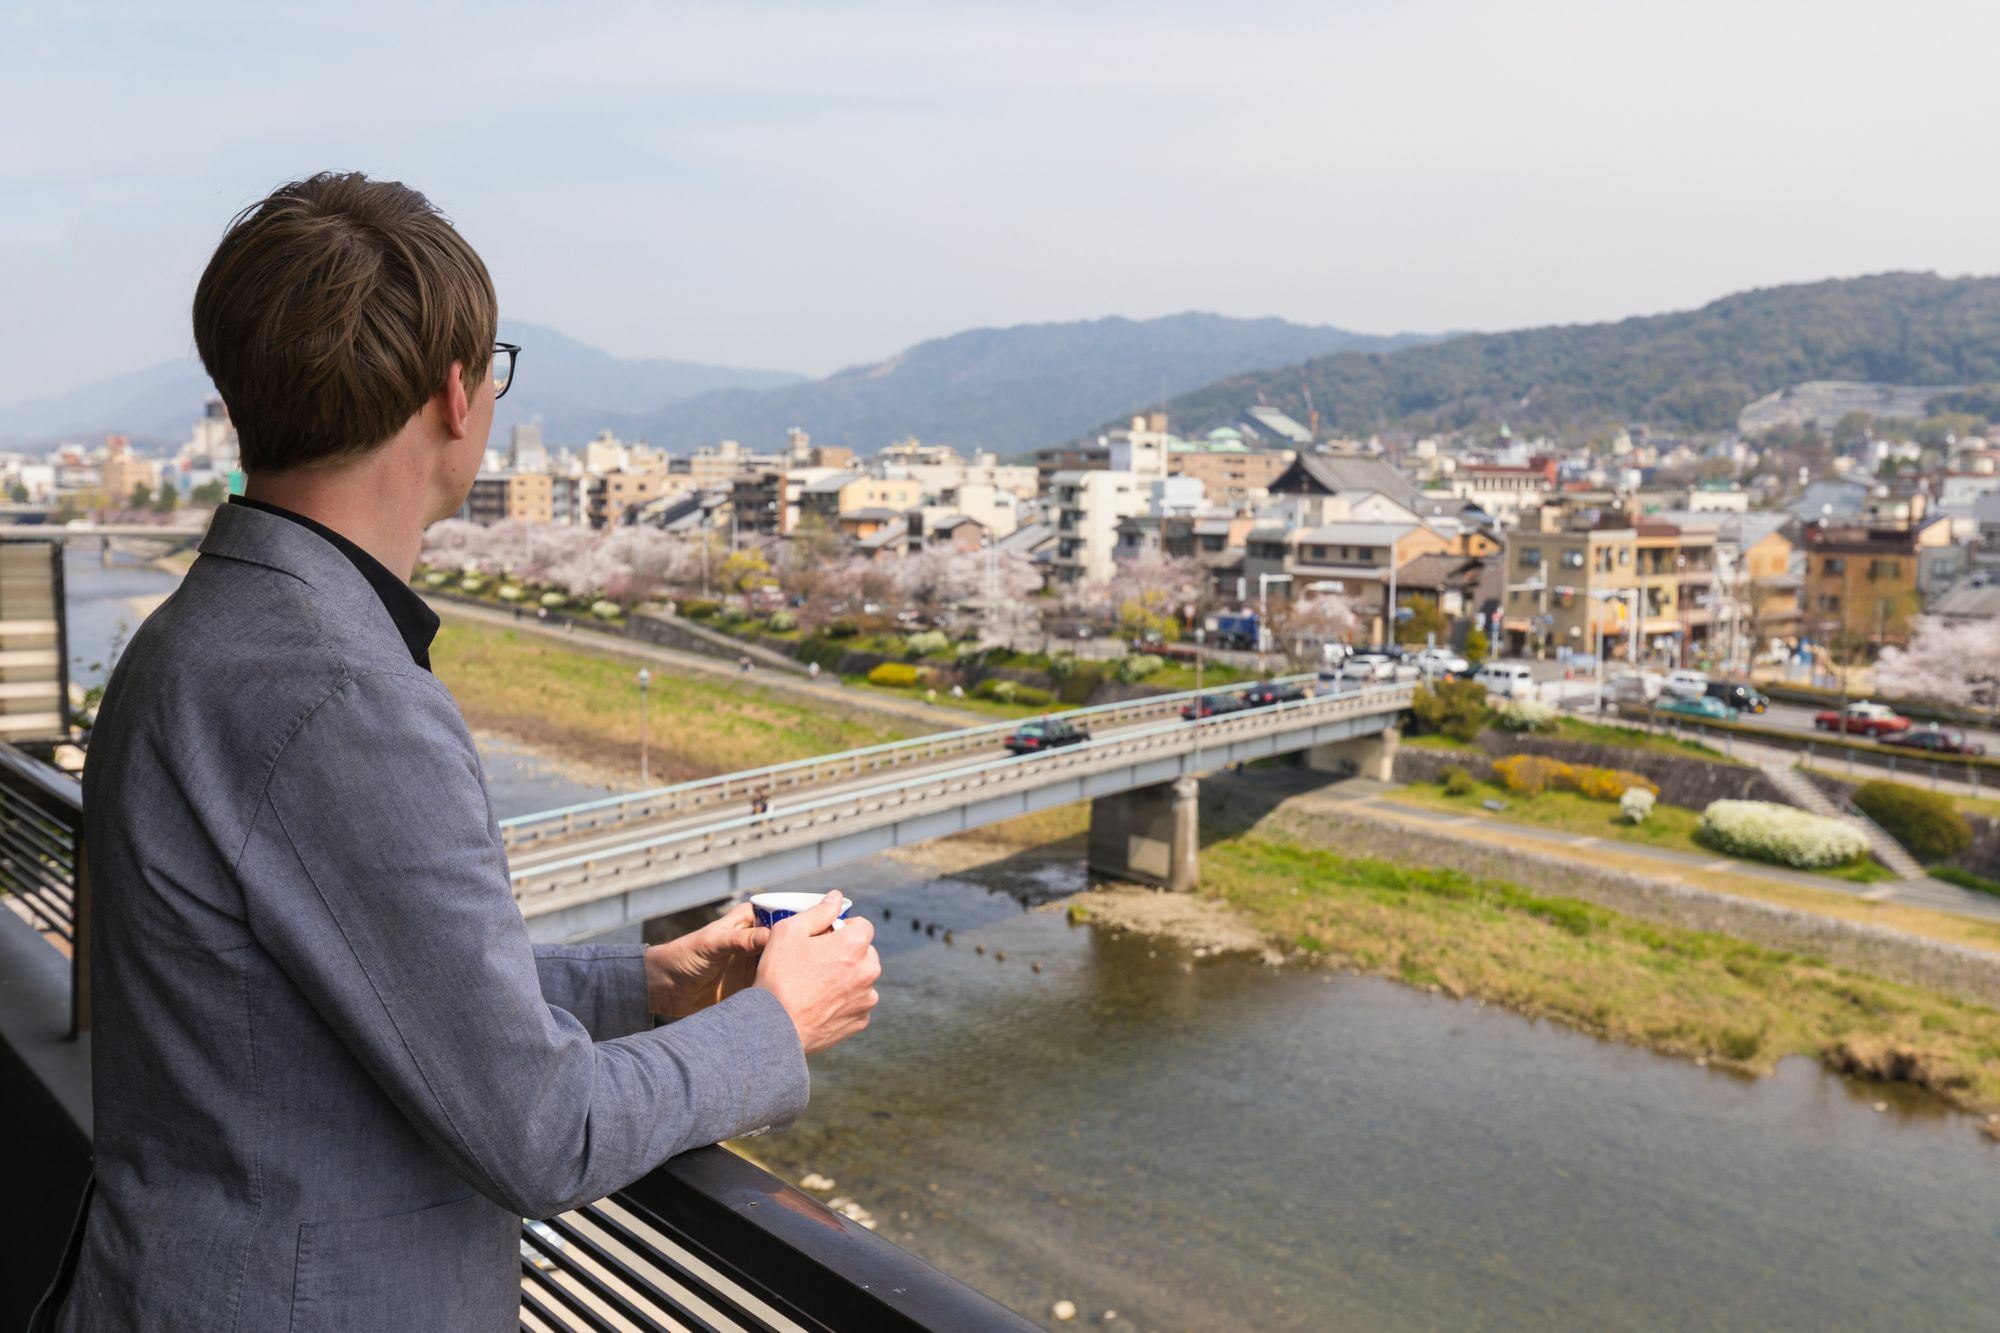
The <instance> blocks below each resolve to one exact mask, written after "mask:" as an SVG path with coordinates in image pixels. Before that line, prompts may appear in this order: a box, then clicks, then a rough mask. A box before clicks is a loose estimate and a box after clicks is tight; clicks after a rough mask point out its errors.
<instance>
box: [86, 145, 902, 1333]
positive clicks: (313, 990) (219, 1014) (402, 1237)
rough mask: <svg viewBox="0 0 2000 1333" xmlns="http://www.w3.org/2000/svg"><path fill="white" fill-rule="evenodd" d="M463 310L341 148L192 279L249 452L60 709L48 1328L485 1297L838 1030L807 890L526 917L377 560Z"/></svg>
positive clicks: (452, 478)
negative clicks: (84, 1069) (89, 1007)
mask: <svg viewBox="0 0 2000 1333" xmlns="http://www.w3.org/2000/svg"><path fill="white" fill-rule="evenodd" d="M496 310H497V307H496V303H495V299H494V295H493V287H492V284H491V282H490V280H489V279H488V277H487V274H486V269H485V266H484V265H483V264H482V263H481V262H480V260H479V257H478V256H477V255H476V254H475V253H474V252H473V251H472V249H471V247H470V246H468V245H467V244H466V243H465V241H464V240H463V239H461V238H460V237H459V235H458V234H457V232H456V231H454V230H453V229H452V227H451V226H450V224H449V223H448V222H446V221H445V219H444V218H443V217H441V216H440V215H439V214H438V213H437V212H436V211H435V210H434V209H433V208H432V207H431V206H430V204H429V203H428V201H426V200H425V199H424V197H423V196H422V195H420V194H418V193H416V192H415V191H413V190H409V189H406V188H404V187H403V186H401V185H398V184H394V183H388V182H375V181H370V180H367V179H366V178H364V177H361V176H351V175H350V176H335V175H321V176H315V177H313V178H312V179H310V180H305V181H300V182H297V183H294V184H291V185H286V186H284V187H282V188H280V189H279V190H277V191H276V192H275V193H274V194H272V195H271V196H270V197H269V198H268V199H266V200H264V201H263V202H262V203H260V204H258V205H256V206H255V207H253V208H251V209H249V210H247V211H246V212H245V213H243V214H242V215H240V216H239V217H238V218H237V219H236V220H235V221H234V222H233V223H232V224H231V226H230V228H229V231H228V232H227V234H226V235H225V236H224V237H223V240H222V243H221V245H220V246H219V247H218V248H217V250H216V253H215V256H214V257H213V259H211V260H210V262H209V265H208V268H207V270H206V272H205V273H204V274H203V275H202V278H201V282H200V284H199V286H198V288H197V290H196V293H195V302H194V324H195V340H196V344H197V346H198V347H199V348H200V351H201V356H202V361H203V363H204V364H205V365H206V366H207V368H208V371H209V375H210V376H211V378H213V380H214V381H215V384H216V388H217V389H218V391H219V392H220V393H221V395H222V398H223V400H224V402H225V403H226V404H227V405H228V407H229V410H230V415H231V417H232V418H233V420H234V422H235V425H236V429H237V432H238V436H239V438H240V440H241V443H242V450H243V462H244V467H245V469H246V471H247V473H248V476H249V484H248V486H247V493H246V494H245V495H244V496H243V497H242V498H241V499H240V501H238V502H234V503H231V504H228V505H225V506H224V507H223V508H221V509H220V510H218V511H217V513H216V515H215V519H214V521H213V523H212V524H211V526H210V528H209V531H208V534H207V536H206V537H204V538H203V540H202V543H201V552H202V553H201V557H200V558H199V559H198V560H196V561H195V563H194V566H193V568H192V569H190V570H189V572H188V575H187V578H186V580H185V581H184V582H183V584H182V586H181V587H180V589H179V590H178V591H176V592H175V594H174V595H173V596H172V597H171V598H169V599H168V601H167V602H166V604H165V605H164V606H162V607H161V608H160V609H159V610H158V611H157V612H155V613H154V615H153V617H152V618H151V619H150V620H148V621H147V622H146V624H145V625H144V626H143V627H142V628H141V629H140V630H139V632H138V633H137V634H136V635H135V636H134V637H133V640H132V643H131V646H130V647H129V648H128V649H127V651H126V652H125V654H124V657H123V659H122V660H121V661H120V662H119V664H118V669H117V671H116V673H115V675H114V677H113V679H112V681H111V684H110V688H109V689H108V691H107V692H106V696H105V699H104V703H103V707H102V709H101V710H100V714H99V722H98V725H97V728H96V732H95V735H94V737H93V740H92V745H91V752H90V760H89V763H88V765H87V768H86V773H85V778H84V819H85V825H86V836H87V839H88V846H89V849H90V861H91V871H92V876H93V884H94V889H95V894H96V900H95V918H94V922H93V933H92V941H93V947H94V950H95V953H94V975H93V986H92V992H91V994H92V1004H93V1007H94V1014H95V1019H96V1022H95V1028H94V1032H93V1037H92V1041H93V1051H92V1059H93V1094H94V1107H95V1119H96V1129H95V1142H96V1178H95V1183H94V1194H93V1193H86V1196H85V1206H84V1209H83V1212H82V1214H81V1216H80V1218H79V1222H78V1233H79V1234H78V1236H77V1238H76V1239H75V1240H74V1241H73V1242H72V1251H71V1254H70V1256H69V1257H68V1259H67V1260H66V1261H65V1265H64V1268H65V1278H64V1279H59V1280H58V1283H57V1289H56V1290H53V1291H52V1292H51V1293H50V1297H49V1301H48V1307H49V1309H50V1310H52V1311H53V1316H54V1326H55V1327H57V1328H61V1329H79V1330H82V1329H90V1330H96V1329H137V1328H148V1329H155V1328H159V1329H197V1330H203V1331H204V1333H212V1331H215V1330H231V1329H239V1330H260V1331H261V1330H266V1329H287V1328H289V1329H291V1330H293V1331H294V1333H302V1331H303V1330H314V1329H359V1330H371V1331H372V1330H388V1329H427V1330H429V1329H436V1330H458V1329H477V1330H489V1329H490V1330H495V1331H496V1333H497V1330H500V1329H512V1328H515V1327H517V1326H518V1319H519V1301H520V1293H519V1269H518V1243H519V1231H520V1223H521V1219H522V1218H523V1217H543V1216H547V1215H550V1214H553V1213H557V1212H561V1211H563V1210H565V1209H568V1208H571V1207H574V1206H576V1205H579V1204H582V1203H584V1202H587V1201H589V1200H592V1199H595V1198H597V1197H599V1196H601V1195H604V1194H607V1193H610V1192H611V1191H613V1190H616V1189H618V1188H620V1187H621V1186H623V1185H625V1184H626V1183H628V1182H629V1181H631V1180H633V1179H634V1178H636V1177H637V1176H639V1175H642V1174H643V1173H645V1172H646V1171H648V1170H650V1169H652V1168H653V1167H654V1166H656V1165H658V1164H659V1163H660V1162H661V1161H662V1160H664V1159H665V1158H667V1157H669V1156H671V1155H672V1154H674V1153H677V1152H680V1151H682V1150H684V1149H687V1148H690V1147H694V1146H697V1145H700V1144H708V1143H714V1142H716V1141H717V1140H719V1139H723V1138H727V1137H730V1136H733V1135H738V1134H745V1133H755V1132H758V1131H760V1130H762V1129H765V1128H767V1127H770V1126H773V1125H779V1124H784V1123H787V1122H789V1121H790V1120H792V1119H793V1118H795V1117H796V1116H797V1115H798V1114H799V1113H800V1111H801V1110H803V1108H804V1107H805V1104H806V1095H807V1078H806V1065H805V1056H806V1055H807V1054H809V1053H811V1052H814V1051H817V1050H822V1049H824V1048H826V1047H827V1046H830V1045H832V1044H833V1043H835V1042H837V1041H840V1040H842V1039H843V1038H845V1037H847V1036H850V1035H852V1034H853V1033H855V1032H858V1031H860V1030H861V1029H862V1028H863V1027H865V1026H866V1025H867V1022H868V1016H869V1011H870V1009H871V1008H872V1007H873V1006H874V1004H875V998H876V997H875V992H874V989H873V986H874V982H875V979H876V977H877V976H878V975H879V973H880V964H879V962H878V960H877V958H876V955H875V951H874V949H873V948H872V947H871V946H870V944H869V939H870V936H871V935H872V933H873V932H872V928H871V927H870V926H869V925H868V924H867V923H865V922H854V923H852V924H851V925H850V926H849V928H848V929H846V930H843V931H840V932H838V933H834V932H832V931H830V930H829V929H828V927H829V925H830V924H831V921H832V919H833V916H834V914H835V913H836V912H837V911H838V910H839V895H838V894H833V895H830V896H829V898H828V900H827V902H826V903H824V904H822V906H821V907H819V908H816V909H814V910H813V911H812V912H809V913H805V914H802V915H801V916H799V917H795V918H792V919H790V920H788V921H786V922H784V923H783V924H782V925H780V926H778V927H777V928H776V929H775V930H771V931H763V930H758V929H756V928H755V927H754V925H753V922H752V918H751V915H750V912H749V908H748V906H747V904H746V905H744V906H742V907H741V908H739V909H738V910H737V911H735V912H732V913H731V914H729V915H727V916H725V917H723V918H722V919H721V920H719V921H717V922H715V923H713V924H712V925H709V926H707V927H705V928H703V929H702V930H699V931H697V932H695V933H694V934H692V935H689V936H685V937H683V938H682V939H679V940H676V941H674V942H673V943H671V944H665V945H660V946H656V947H654V948H651V949H648V948H645V947H643V946H640V945H631V946H623V945H600V946H591V945H567V946H535V945H531V944H530V943H529V941H528V937H527V933H526V930H525V927H524V924H523V921H522V918H521V914H520V912H519V910H518V909H517V908H516V906H515V904H514V901H513V898H512V895H511V892H510V889H509V885H508V879H507V868H506V857H505V854H504V852H503V851H502V848H501V844H500V838H499V833H498V830H497V828H496V826H495V823H494V820H493V813H492V808H491V805H490V803H489V802H488V800H487V796H486V791H485V785H484V780H483V777H482V774H481V770H480V765H479V756H478V754H477V752H476V751H475V750H474V748H473V744H472V740H471V737H470V736H469V735H468V734H467V732H466V728H465V724H464V721H463V720H462V719H461V718H460V716H459V713H458V710H457V708H456V706H455V705H454V704H453V702H452V699H451V696H450V694H449V693H448V692H447V691H446V690H445V688H444V687H443V686H442V685H440V684H439V683H438V682H437V680H436V679H435V678H434V677H433V676H432V675H431V674H430V671H429V656H428V654H429V644H430V639H431V636H432V634H433V632H434V631H435V630H436V628H437V620H436V617H435V616H434V615H433V614H432V613H431V612H430V611H429V609H428V608H427V607H426V606H425V605H424V604H423V603H422V601H421V600H420V599H418V598H417V597H416V596H415V594H414V593H413V592H411V590H410V588H409V586H408V584H407V582H406V581H405V580H406V579H407V576H408V574H409V572H410V571H411V569H412V568H413V567H414V564H415V562H416V558H417V554H418V549H419V545H420V541H421V537H422V533H423V530H424V528H425V527H426V526H427V525H428V524H430V523H432V522H434V521H436V520H438V519H441V518H444V517H446V516H447V515H450V514H452V513H454V512H456V511H457V509H458V508H459V506H460V505H461V504H462V503H463V502H464V500H465V497H466V495H467V493H468V491H469V490H470V488H471V485H472V480H473V477H474V475H475V474H476V473H477V471H478V469H479V464H480V459H481V456H482V454H483V453H484V451H485V447H486V437H487V432H488V430H489V428H490V427H491V424H492V420H493V403H494V399H495V398H496V397H497V396H498V394H499V393H501V392H504V391H505V389H506V387H507V386H506V379H507V378H508V377H509V376H510V375H511V372H512V363H513V353H514V351H515V350H517V349H512V348H504V347H498V346H496V344H495V343H494V341H493V338H494V331H495V327H496ZM656 1015H657V1016H660V1017H664V1018H670V1019H677V1020H679V1021H676V1022H673V1023H671V1024H670V1025H668V1026H655V1018H654V1016H656ZM65 1279H66V1280H65ZM65 1288H66V1289H65Z"/></svg>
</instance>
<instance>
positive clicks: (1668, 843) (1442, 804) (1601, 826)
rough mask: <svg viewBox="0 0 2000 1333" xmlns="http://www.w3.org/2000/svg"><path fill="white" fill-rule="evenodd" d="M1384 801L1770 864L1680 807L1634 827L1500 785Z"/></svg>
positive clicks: (1613, 809) (1856, 873)
mask: <svg viewBox="0 0 2000 1333" xmlns="http://www.w3.org/2000/svg"><path fill="white" fill-rule="evenodd" d="M1383 799H1385V800H1390V801H1397V802H1400V803H1402V804H1404V805H1416V806H1423V807H1426V808H1428V809H1432V810H1450V811H1452V812H1454V813H1457V814H1467V815H1477V816H1479V817H1481V818H1485V819H1491V820H1494V821H1496V822H1501V823H1507V822H1511V823H1516V824H1529V825H1532V826H1534V827H1536V828H1547V829H1558V830H1560V831H1562V832H1564V833H1575V834H1578V835H1594V836H1596V837H1600V838H1615V839H1616V840H1618V841H1619V842H1630V843H1637V844H1640V845H1642V846H1647V847H1666V848H1670V849H1672V850H1674V851H1681V852H1694V853H1698V854H1703V855H1708V856H1716V857H1723V858H1727V859H1730V860H1738V861H1742V863H1743V864H1744V865H1745V866H1761V865H1763V864H1765V863H1764V862H1762V861H1750V860H1745V859H1744V858H1741V857H1732V856H1730V854H1729V853H1728V852H1723V851H1717V850H1716V849H1715V848H1713V847H1705V846H1703V845H1702V843H1701V842H1700V840H1699V839H1698V838H1697V837H1696V836H1695V831H1696V830H1697V829H1698V828H1699V827H1700V825H1701V815H1700V813H1699V812H1698V811H1694V810H1683V809H1681V808H1680V807H1679V806H1674V805H1665V804H1657V805H1655V806H1654V807H1653V813H1652V814H1650V815H1648V816H1646V822H1645V823H1643V824H1630V823H1627V822H1626V821H1625V820H1624V819H1622V818H1621V817H1620V816H1619V813H1618V805H1617V803H1616V802H1614V801H1593V800H1589V799H1588V798H1586V797H1583V796H1579V795H1578V794H1577V793H1575V792H1573V791H1545V792H1542V793H1541V794H1539V795H1536V796H1524V795H1521V794H1520V793H1518V792H1510V791H1508V790H1507V789H1506V788H1505V787H1502V786H1501V785H1500V784H1498V783H1495V782H1479V783H1474V784H1473V789H1472V790H1471V791H1470V792H1468V793H1466V794H1465V795H1463V796H1453V795H1451V794H1450V793H1449V792H1447V791H1445V790H1444V789H1443V788H1442V787H1434V786H1431V785H1429V784H1428V783H1412V784H1411V785H1410V786H1407V787H1402V788H1399V789H1397V790H1395V791H1392V792H1385V793H1383ZM1489 800H1499V801H1505V802H1506V803H1507V809H1506V810H1505V811H1504V812H1494V811H1489V810H1487V809H1485V808H1484V806H1483V805H1482V804H1481V803H1482V802H1484V801H1489ZM1780 868H1781V869H1782V868H1783V867H1780ZM1800 873H1802V874H1808V875H1826V876H1828V877H1830V878H1833V879H1843V880H1848V881H1850V882H1852V883H1855V884H1875V883H1879V882H1881V881H1883V880H1889V879H1894V878H1895V877H1896V876H1895V873H1894V872H1893V871H1890V870H1888V869H1886V868H1884V867H1883V866H1880V865H1877V864H1876V863H1875V862H1873V861H1861V862H1857V863H1856V864H1854V865H1850V866H1837V867H1834V868H1832V869H1828V870H1806V871H1801V872H1800Z"/></svg>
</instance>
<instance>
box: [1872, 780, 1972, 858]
mask: <svg viewBox="0 0 2000 1333" xmlns="http://www.w3.org/2000/svg"><path fill="white" fill-rule="evenodd" d="M1854 804H1855V805H1856V806H1857V807H1859V808H1860V810H1861V813H1863V814H1865V815H1867V816H1868V817H1869V818H1870V819H1872V820H1874V821H1875V822H1876V823H1878V824H1880V825H1881V826H1882V830H1883V832H1885V833H1887V834H1888V835H1889V836H1890V837H1892V838H1894V839H1895V840H1896V841H1897V842H1900V843H1902V844H1903V846H1904V847H1906V848H1908V849H1909V853H1910V855H1911V856H1914V857H1916V858H1917V859H1918V860H1919V861H1922V862H1923V863H1924V864H1925V865H1929V864H1931V863H1932V862H1933V861H1945V860H1949V859H1950V858H1952V857H1954V856H1957V855H1958V854H1959V853H1960V852H1962V851H1964V850H1965V849H1966V848H1968V847H1970V846H1971V845H1972V827H1971V825H1969V824H1967V823H1966V822H1965V816H1964V815H1961V814H1960V813H1959V812H1958V807H1957V806H1955V805H1953V804H1952V801H1951V798H1950V797H1949V796H1946V795H1945V794H1943V793H1942V792H1935V791H1925V790H1924V789H1922V788H1921V787H1909V786H1905V785H1904V784H1902V783H1900V782H1881V781H1876V782H1864V783H1862V784H1861V785H1860V786H1859V787H1856V788H1855V789H1854Z"/></svg>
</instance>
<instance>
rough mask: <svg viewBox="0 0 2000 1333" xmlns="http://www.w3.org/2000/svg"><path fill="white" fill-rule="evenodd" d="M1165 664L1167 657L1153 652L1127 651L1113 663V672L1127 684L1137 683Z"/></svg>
mask: <svg viewBox="0 0 2000 1333" xmlns="http://www.w3.org/2000/svg"><path fill="white" fill-rule="evenodd" d="M1165 665H1166V661H1165V659H1163V658H1160V657H1156V656H1154V655H1153V654H1152V653H1127V654H1126V655H1125V656H1123V657H1121V658H1119V659H1118V660H1117V661H1116V662H1113V663H1112V664H1111V674H1112V675H1114V676H1116V677H1117V678H1118V679H1119V680H1122V681H1124V682H1125V683H1126V684H1127V685H1136V684H1137V683H1138V682H1140V681H1142V680H1144V679H1145V678H1146V677H1148V676H1150V675H1152V674H1153V673H1154V672H1155V671H1158V670H1159V669H1160V668H1161V667H1163V666H1165Z"/></svg>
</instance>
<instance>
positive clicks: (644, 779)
mask: <svg viewBox="0 0 2000 1333" xmlns="http://www.w3.org/2000/svg"><path fill="white" fill-rule="evenodd" d="M652 683H653V673H652V672H650V671H648V670H646V668H644V667H640V668H639V785H640V786H641V787H644V786H647V785H649V784H650V783H651V781H652V778H651V777H650V776H649V775H648V773H647V769H646V690H647V687H648V686H650V685H651V684H652Z"/></svg>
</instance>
